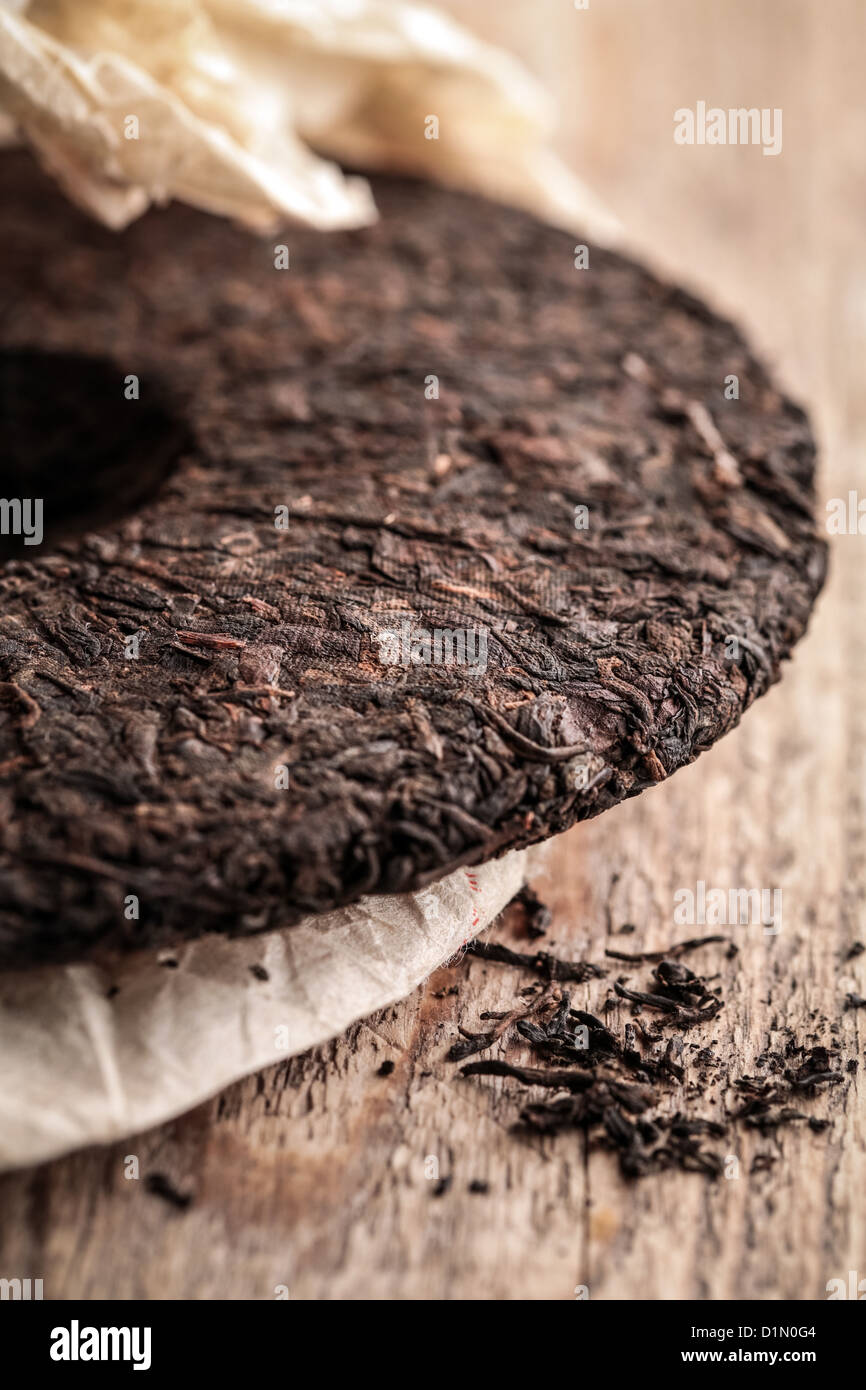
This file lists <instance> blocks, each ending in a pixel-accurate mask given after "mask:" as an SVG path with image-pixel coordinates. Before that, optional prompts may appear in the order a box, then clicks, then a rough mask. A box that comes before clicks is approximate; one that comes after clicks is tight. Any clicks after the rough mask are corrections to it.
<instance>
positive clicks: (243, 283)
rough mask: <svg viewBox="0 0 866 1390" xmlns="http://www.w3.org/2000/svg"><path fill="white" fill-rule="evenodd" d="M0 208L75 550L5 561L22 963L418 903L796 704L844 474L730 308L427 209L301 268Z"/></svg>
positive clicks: (4, 890) (69, 213)
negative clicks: (830, 504)
mask: <svg viewBox="0 0 866 1390" xmlns="http://www.w3.org/2000/svg"><path fill="white" fill-rule="evenodd" d="M0 177H2V180H3V187H4V193H5V199H4V201H5V205H6V206H5V210H4V226H3V229H2V232H0V402H2V405H0V409H2V415H3V418H2V420H0V433H2V438H3V440H4V448H5V450H6V457H5V466H4V481H3V486H2V489H0V491H2V492H3V495H4V497H6V498H10V497H16V496H19V497H35V496H39V497H42V498H43V499H44V512H45V532H46V542H45V545H44V546H43V547H41V548H40V547H33V546H30V547H27V548H25V547H24V544H23V538H22V541H21V544H20V545H19V546H18V547H17V548H15V547H14V545H13V547H12V550H11V551H10V549H9V544H10V541H14V539H15V538H13V537H6V538H5V540H4V544H5V545H6V550H5V552H4V554H5V559H4V561H3V564H2V568H0V807H2V812H0V815H2V822H0V824H2V829H0V836H2V839H0V962H2V963H4V964H8V965H16V964H26V963H28V962H31V961H34V960H49V959H60V958H70V959H72V958H76V957H80V956H83V955H85V954H86V953H87V952H88V951H89V950H91V949H93V948H94V947H96V946H104V947H106V948H114V947H136V946H144V945H153V944H161V943H163V942H169V941H176V940H179V939H182V938H184V937H193V936H195V935H197V934H199V933H201V932H204V931H207V930H218V931H226V932H245V931H255V930H259V929H263V928H268V927H275V926H279V925H284V924H288V923H291V922H292V921H293V920H296V919H297V918H298V917H299V916H300V915H302V914H303V913H306V912H311V911H318V910H322V909H327V908H330V907H333V906H335V905H338V904H342V903H348V902H351V901H352V900H354V899H356V898H358V897H359V896H360V895H362V894H365V893H375V892H386V893H387V892H400V891H403V890H406V889H409V888H412V887H415V886H418V885H420V884H423V883H424V882H426V881H429V880H430V879H432V878H435V877H437V876H439V875H441V874H442V873H444V872H446V871H447V870H449V869H452V868H454V867H455V866H457V865H460V864H469V863H473V862H477V861H480V860H482V859H484V858H488V857H490V856H492V855H495V854H497V853H499V852H500V851H502V850H505V849H507V848H510V847H512V846H517V845H526V844H529V843H531V842H533V841H536V840H540V839H542V838H544V837H546V836H549V835H553V834H555V833H557V832H558V831H561V830H563V829H565V828H566V827H567V826H568V825H570V824H571V823H572V822H574V821H575V820H578V819H581V818H584V817H587V816H592V815H596V814H598V813H599V812H600V811H604V810H606V809H607V808H608V807H611V806H613V805H615V804H616V803H617V802H618V801H621V800H622V799H623V798H625V797H628V796H633V795H635V794H637V793H638V792H640V791H642V790H643V789H645V788H647V787H650V786H653V785H655V784H656V783H657V782H659V781H661V780H662V779H664V778H665V777H667V776H669V775H670V774H671V773H672V772H674V771H675V770H676V769H677V768H678V767H681V766H683V765H684V764H685V763H688V762H690V761H691V760H692V759H693V758H694V757H695V756H696V755H697V754H698V753H700V752H701V751H703V750H704V749H706V748H708V747H709V746H710V745H711V744H712V743H713V742H714V741H715V740H716V739H718V738H719V737H720V736H721V735H722V734H724V733H726V732H727V731H728V730H729V729H731V728H732V727H733V726H734V725H735V724H736V723H737V721H738V719H739V717H740V715H741V714H742V712H743V711H744V710H745V709H746V708H747V707H748V705H749V704H750V703H751V702H752V700H754V699H755V698H756V696H758V695H760V694H762V693H763V692H764V691H765V690H766V689H767V688H768V686H769V685H770V684H771V683H772V682H773V681H775V680H776V679H777V678H778V675H779V668H780V662H781V661H782V659H783V658H784V657H785V656H786V655H787V654H788V653H789V652H790V649H791V647H792V645H793V644H794V643H795V642H796V641H797V640H798V638H799V637H800V636H801V635H802V633H803V631H804V629H805V627H806V623H807V621H808V617H809V613H810V610H811V607H812V604H813V603H814V600H815V597H816V595H817V593H818V590H819V589H820V586H821V583H822V580H823V575H824V567H825V547H824V544H823V542H822V541H821V540H820V539H819V538H818V537H817V535H816V532H815V529H814V525H813V520H812V502H813V498H812V485H813V470H814V446H813V441H812V437H811V434H810V431H809V427H808V423H807V421H806V419H805V417H804V415H803V413H802V411H800V410H799V409H798V408H797V407H796V406H795V405H793V404H791V402H790V401H788V400H787V399H786V398H785V397H784V396H783V395H782V394H781V393H780V392H779V391H778V390H777V389H776V387H775V386H774V385H773V383H772V382H771V381H770V380H769V378H768V377H767V374H766V372H765V371H764V369H763V368H762V366H761V365H760V363H758V362H757V361H756V360H755V359H754V357H753V356H752V355H751V353H750V351H749V349H748V348H747V346H746V345H745V344H744V342H743V340H742V338H741V336H740V334H739V333H738V331H737V330H736V329H735V328H734V327H733V326H732V325H731V324H730V323H727V322H725V321H723V320H722V319H720V318H718V317H716V316H715V315H714V314H713V313H711V312H710V311H709V310H708V309H707V308H706V307H705V306H704V305H703V304H701V303H700V302H698V301H697V300H695V299H693V298H691V297H690V296H689V295H687V294H685V293H683V292H682V291H681V290H679V289H678V288H675V287H673V286H670V285H666V284H663V283H661V282H660V281H658V280H657V279H656V278H654V277H653V276H652V275H651V274H649V273H648V272H647V271H645V270H644V269H642V268H641V267H639V266H637V265H635V264H634V263H632V262H630V261H628V260H626V259H623V258H622V257H620V256H618V255H615V254H611V253H607V252H603V251H601V250H597V249H596V248H594V247H592V248H590V252H589V265H588V268H587V269H578V268H576V264H575V254H574V242H575V238H574V237H573V236H572V237H569V236H567V235H565V234H564V233H562V232H559V231H555V230H552V229H550V228H547V227H545V226H542V225H541V224H539V223H537V222H536V221H534V220H533V219H532V218H531V217H529V216H526V215H525V214H523V213H519V212H515V211H511V210H507V209H505V208H502V207H499V206H496V205H493V204H491V203H488V202H485V201H483V200H481V199H478V198H474V197H470V196H467V195H461V194H457V193H450V192H443V191H442V190H441V189H437V188H434V187H432V186H428V185H425V184H423V183H418V182H413V181H410V180H399V179H393V180H392V179H380V180H378V181H377V182H376V186H375V193H376V198H377V202H378V205H379V207H380V209H381V212H382V220H381V222H380V223H379V224H378V225H377V226H375V227H371V228H369V229H365V230H363V231H360V232H352V233H339V234H329V235H324V234H321V233H315V232H311V231H308V230H299V229H294V228H293V229H290V230H288V229H287V230H286V231H284V232H282V233H280V235H279V236H278V237H276V238H274V239H273V244H272V242H270V241H267V240H263V239H261V238H256V237H255V236H253V235H251V234H249V233H247V232H245V231H242V230H240V229H238V228H236V227H234V226H232V225H230V224H229V223H227V222H225V221H222V220H219V219H216V218H211V217H209V216H207V215H206V214H203V213H197V212H194V211H192V210H190V209H188V208H184V207H181V206H172V207H170V208H168V209H167V210H164V211H159V212H153V213H150V214H148V216H147V217H145V218H144V219H142V221H140V222H138V223H136V224H135V225H133V226H132V227H130V228H129V229H128V230H127V231H125V232H124V233H123V234H122V235H113V234H111V233H109V232H107V231H104V230H102V229H101V228H99V227H97V226H95V225H93V224H92V223H91V222H89V221H88V220H87V219H86V218H85V217H84V216H82V215H81V214H79V213H78V212H76V211H75V210H74V209H73V208H72V207H70V206H69V205H68V204H67V203H66V202H65V201H64V200H63V198H62V196H61V195H60V194H59V193H57V192H55V190H54V189H53V188H52V187H51V185H50V183H49V182H48V181H47V179H46V178H45V177H44V176H42V175H41V174H40V173H39V172H38V170H37V169H36V168H35V167H34V166H33V165H32V164H31V162H30V161H29V160H28V159H27V158H26V157H25V156H23V155H21V154H17V153H15V154H12V153H8V154H6V155H4V156H3V158H2V161H0ZM283 244H284V245H285V246H286V247H287V248H288V250H289V253H290V254H289V256H288V257H287V258H286V257H283V258H282V263H285V261H286V260H288V263H289V265H290V268H289V269H277V268H276V265H277V264H278V263H281V262H280V255H281V253H280V252H279V250H278V247H279V246H280V245H283ZM585 259H586V258H585V257H582V258H580V261H581V264H582V263H583V262H584V260H585ZM25 354H26V355H25ZM732 376H735V377H736V378H737V379H738V384H739V397H738V399H731V400H729V399H726V396H725V389H724V388H725V379H726V378H730V377H732ZM10 383H15V385H14V389H13V388H12V386H11V385H10ZM34 392H36V394H37V396H39V394H40V393H41V400H42V410H43V416H44V424H45V431H46V439H47V440H48V443H47V444H45V446H44V447H43V443H42V442H40V441H41V439H42V436H41V435H39V432H38V430H36V431H34V428H33V396H34ZM28 402H29V404H27V403H28ZM25 405H26V410H25ZM24 415H26V417H27V418H26V420H24V419H23V416H24ZM128 422H134V423H132V424H129V423H128ZM16 440H17V441H18V444H17V445H16V444H15V441H16ZM127 474H128V475H129V476H128V477H127V481H126V483H125V484H124V483H123V479H124V477H126V476H127ZM124 489H128V491H129V495H128V496H125V495H123V493H124ZM109 496H110V498H111V499H112V505H111V508H110V510H111V515H110V516H108V517H106V515H105V508H106V506H107V505H108V502H107V498H108V497H109ZM52 537H53V539H52ZM404 623H405V624H408V625H409V629H408V630H409V642H408V648H404V644H403V634H404V633H405V631H406V629H405V627H404V626H403V625H404ZM395 632H396V633H398V634H400V643H399V646H398V648H394V650H396V651H398V652H399V653H402V652H403V651H404V650H408V660H404V659H403V657H402V655H398V658H397V659H396V660H384V659H382V642H383V640H385V638H384V634H387V633H391V634H393V633H395ZM437 632H439V633H445V634H450V637H449V639H448V641H447V642H446V644H445V646H444V647H443V646H442V645H441V644H440V648H439V652H440V655H443V653H444V656H443V659H441V660H439V661H435V660H433V657H434V655H435V654H436V648H435V645H434V642H433V637H434V636H435V634H436V633H437ZM481 633H483V635H484V661H483V662H481V661H475V662H474V664H470V663H469V662H468V661H466V660H464V661H463V662H461V661H460V659H459V657H460V648H459V641H458V638H459V637H460V635H461V634H462V635H463V641H464V647H465V646H466V644H467V643H468V642H469V641H470V640H475V642H476V645H475V647H473V650H474V651H475V652H476V653H477V652H478V651H479V649H480V648H479V645H478V638H479V636H480V634H481ZM392 655H393V651H392Z"/></svg>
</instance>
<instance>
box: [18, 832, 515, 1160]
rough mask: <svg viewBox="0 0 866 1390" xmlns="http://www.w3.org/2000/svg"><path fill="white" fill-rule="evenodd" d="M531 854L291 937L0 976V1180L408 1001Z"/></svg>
mask: <svg viewBox="0 0 866 1390" xmlns="http://www.w3.org/2000/svg"><path fill="white" fill-rule="evenodd" d="M528 853H529V851H526V850H514V851H512V852H511V853H510V854H507V855H505V856H504V857H503V858H502V859H498V860H494V861H492V862H490V863H488V864H483V865H481V866H480V867H478V868H475V869H458V870H456V871H455V872H454V873H452V874H450V875H449V876H448V877H447V878H444V879H441V880H440V881H439V882H438V883H435V884H433V885H432V886H430V887H428V888H424V889H423V890H421V891H420V892H417V893H400V894H392V895H386V896H379V897H368V898H362V899H361V900H360V901H359V902H357V903H355V904H353V905H352V906H351V907H347V908H343V909H341V910H340V911H336V912H328V913H324V914H322V915H321V916H317V917H306V918H304V920H303V921H302V922H300V923H298V925H297V926H294V927H290V928H287V929H285V930H283V931H273V932H266V933H263V934H262V935H259V936H251V937H246V938H244V939H242V940H237V939H236V940H229V939H227V938H222V937H214V936H209V937H204V938H202V939H201V940H200V941H196V942H193V943H191V944H189V945H185V946H183V947H181V948H179V949H178V950H177V951H174V952H166V951H161V952H158V953H157V952H152V953H149V952H145V953H140V954H136V955H134V956H130V957H127V958H125V959H122V960H120V961H119V962H118V963H117V965H116V967H115V968H113V969H111V970H108V969H107V968H105V967H104V966H96V965H67V966H51V967H44V968H41V969H37V970H31V971H27V972H20V971H13V972H7V973H4V974H0V1171H3V1170H5V1169H10V1168H20V1167H24V1166H26V1165H28V1164H32V1163H40V1162H42V1161H44V1160H45V1159H49V1158H54V1157H56V1156H58V1155H59V1154H62V1153H66V1152H68V1151H69V1150H71V1149H76V1148H81V1147H82V1146H84V1145H86V1144H96V1143H109V1142H111V1141H112V1140H115V1139H120V1138H122V1137H123V1136H124V1135H127V1134H132V1133H135V1132H138V1131H140V1130H143V1129H146V1128H147V1127H148V1126H150V1125H155V1124H159V1123H161V1122H162V1121H164V1120H168V1119H171V1118H172V1117H173V1116H174V1115H179V1114H182V1113H183V1112H184V1111H185V1110H190V1109H191V1108H192V1107H193V1106H195V1105H198V1104H199V1103H200V1102H201V1101H203V1100H206V1099H207V1098H208V1097H209V1096H212V1095H214V1094H215V1093H216V1092H217V1091H220V1090H222V1089H223V1088H224V1087H225V1086H228V1085H229V1084H230V1083H231V1082H232V1081H236V1080H237V1079H238V1078H239V1077H241V1076H246V1075H248V1074H249V1073H250V1072H254V1071H259V1070H260V1069H261V1068H262V1067H267V1066H270V1065H271V1064H272V1063H274V1062H279V1061H281V1060H283V1059H284V1058H286V1057H291V1056H293V1055H294V1054H295V1053H298V1052H303V1051H305V1050H306V1049H307V1048H309V1047H314V1046H315V1045H316V1044H317V1043H321V1042H324V1041H326V1040H327V1039H328V1038H333V1037H336V1036H338V1035H339V1034H340V1033H342V1032H344V1030H345V1029H346V1028H347V1027H348V1026H349V1024H350V1023H353V1022H355V1020H356V1019H359V1018H364V1017H366V1016H368V1015H369V1014H371V1013H374V1012H375V1011H376V1010H377V1009H382V1008H385V1007H386V1006H387V1005H388V1004H393V1003H395V1002H396V1001H397V1000H398V999H403V998H405V996H406V995H407V994H410V993H411V991H412V990H413V989H415V987H416V986H417V985H419V984H420V983H421V982H422V980H424V979H426V978H427V976H428V975H429V974H430V973H431V972H432V971H433V970H435V969H436V968H437V967H438V966H440V965H441V964H442V963H443V962H444V961H446V960H448V959H449V958H450V957H451V956H454V955H455V954H456V953H458V952H459V951H460V950H461V948H462V947H463V946H464V945H465V944H466V942H467V940H471V939H472V938H473V937H475V936H477V935H478V933H479V932H480V931H482V930H483V929H484V928H485V927H486V926H489V924H490V922H491V921H492V920H493V918H494V917H495V916H496V914H497V913H498V912H500V911H501V910H502V908H503V907H505V905H506V904H507V903H508V902H510V900H511V899H512V898H513V896H514V894H515V893H516V892H518V890H519V889H520V887H521V886H522V884H523V881H524V875H525V871H526V860H527V855H528ZM166 960H169V961H170V962H173V963H174V962H176V964H171V965H166V964H165V961H166ZM263 974H266V975H267V978H266V979H265V978H263Z"/></svg>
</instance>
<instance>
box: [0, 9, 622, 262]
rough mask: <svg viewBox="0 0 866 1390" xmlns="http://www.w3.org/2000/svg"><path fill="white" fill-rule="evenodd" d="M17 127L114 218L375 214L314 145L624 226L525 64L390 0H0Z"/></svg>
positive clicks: (50, 164) (1, 55)
mask: <svg viewBox="0 0 866 1390" xmlns="http://www.w3.org/2000/svg"><path fill="white" fill-rule="evenodd" d="M4 118H5V120H4ZM10 121H12V122H14V123H15V124H16V125H17V127H18V130H19V133H20V135H21V136H22V138H23V139H25V140H26V141H27V142H28V143H29V144H30V145H31V146H32V148H33V149H34V151H35V152H36V154H37V155H38V156H39V158H40V159H41V160H42V162H43V164H44V165H45V166H46V168H47V169H48V170H49V172H50V173H51V174H53V176H54V177H55V178H56V179H57V180H58V182H59V183H60V184H61V185H62V187H63V188H64V190H65V191H66V193H67V194H68V196H69V197H70V198H72V199H74V200H75V201H76V202H77V203H79V204H80V205H81V206H82V207H84V208H85V209H86V210H87V211H88V212H90V213H91V214H92V215H93V216H94V217H96V218H98V219H99V220H100V221H102V222H104V223H105V224H106V225H107V226H109V227H113V228H121V227H123V226H125V225H126V224H127V223H129V222H130V221H132V220H133V219H134V218H136V217H138V216H140V215H141V213H143V212H144V211H145V210H146V209H147V207H148V206H149V205H150V204H151V203H153V202H157V203H161V202H165V201H167V200H168V199H169V198H179V199H182V200H183V201H185V202H188V203H192V204H194V205H195V206H197V207H200V208H204V209H205V210H206V211H208V212H213V213H221V214H225V215H226V216H230V217H233V218H236V219H237V220H239V221H241V222H244V223H245V224H247V225H248V226H251V227H253V228H255V229H257V230H261V231H265V230H268V229H269V228H271V227H273V226H274V225H276V224H277V223H278V222H279V221H280V220H284V219H285V218H287V217H288V218H294V219H296V220H297V221H299V222H304V223H307V224H309V225H310V226H313V227H318V228H321V229H323V230H328V229H333V228H339V227H343V228H345V227H360V226H363V225H365V224H366V223H369V222H371V221H374V220H375V218H376V215H377V214H376V208H375V204H374V201H373V195H372V192H371V190H370V187H369V185H368V183H367V182H366V180H365V179H362V178H358V177H351V176H347V175H345V174H343V172H342V171H341V170H340V169H339V167H338V166H337V165H336V164H332V163H329V162H328V160H327V159H323V158H321V153H324V154H326V155H329V156H330V157H331V158H333V159H339V160H341V161H343V162H344V163H348V164H354V165H363V166H365V167H368V168H382V169H397V170H402V171H407V172H415V173H422V174H426V175H427V176H428V177H430V178H431V179H435V180H439V181H441V182H443V183H450V184H452V185H454V186H457V187H464V188H469V189H472V190H475V191H477V192H481V193H486V194H488V195H489V196H491V197H493V198H498V199H501V200H503V201H506V202H509V201H510V202H515V203H519V204H522V205H524V206H529V207H532V208H534V209H535V210H536V211H537V212H538V213H539V214H541V215H543V216H546V217H548V218H549V219H550V220H551V221H552V222H555V223H557V224H559V225H563V226H567V227H569V228H571V227H581V228H582V229H583V230H584V231H585V232H586V233H587V234H588V235H590V236H591V237H592V238H593V239H594V240H596V241H599V242H608V241H611V240H613V239H615V237H616V235H617V232H618V224H617V222H616V220H615V218H613V217H612V216H611V214H610V213H609V212H608V211H607V210H606V209H605V208H604V206H603V205H602V203H601V202H600V200H599V199H598V198H596V197H595V195H594V194H593V193H592V192H591V191H590V190H589V189H588V188H586V186H585V185H584V184H582V183H581V182H580V180H579V179H577V178H576V177H575V176H574V174H572V173H571V171H570V170H569V169H568V168H567V167H566V165H565V164H564V163H563V162H562V161H561V160H560V159H558V158H557V157H556V156H555V155H554V154H553V153H552V152H551V150H550V149H549V147H548V142H549V139H550V136H551V133H552V130H553V126H554V119H553V112H552V110H551V107H550V104H549V102H548V100H547V97H546V95H545V93H544V92H543V90H542V89H541V88H540V87H539V86H538V84H537V83H536V82H535V81H534V80H533V79H532V77H531V76H530V75H529V74H528V73H527V72H526V70H525V69H524V68H523V67H522V65H521V64H520V63H519V62H518V61H517V60H516V59H515V58H513V57H512V56H511V55H509V54H507V53H504V52H501V51H500V50H498V49H496V48H494V47H492V46H490V45H489V44H485V43H482V42H480V41H479V40H478V39H476V38H474V37H473V36H472V35H471V34H470V33H468V32H467V31H466V30H465V29H463V28H462V27H461V26H460V25H458V24H456V23H455V22H454V21H453V20H451V19H449V18H447V17H446V16H445V15H442V14H439V13H438V12H437V11H435V10H433V9H430V8H427V7H424V6H420V5H411V4H404V3H398V0H0V131H2V130H3V127H4V124H6V125H8V123H9V122H10ZM320 152H321V153H320Z"/></svg>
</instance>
